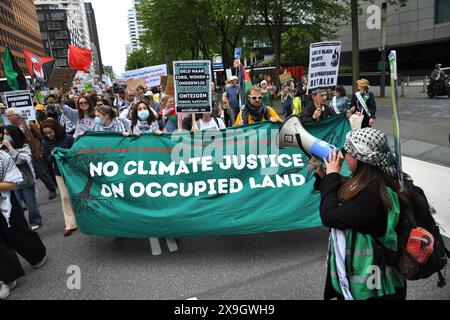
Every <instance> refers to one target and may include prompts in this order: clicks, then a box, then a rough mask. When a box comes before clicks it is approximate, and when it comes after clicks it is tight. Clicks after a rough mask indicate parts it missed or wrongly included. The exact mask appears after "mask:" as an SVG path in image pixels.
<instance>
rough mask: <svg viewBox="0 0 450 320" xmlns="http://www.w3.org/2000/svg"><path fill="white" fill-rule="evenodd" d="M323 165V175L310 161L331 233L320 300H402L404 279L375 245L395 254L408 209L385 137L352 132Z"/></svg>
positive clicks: (369, 131)
mask: <svg viewBox="0 0 450 320" xmlns="http://www.w3.org/2000/svg"><path fill="white" fill-rule="evenodd" d="M344 159H345V160H346V162H347V166H348V169H349V170H350V171H351V172H352V175H351V176H350V177H349V178H345V177H342V176H341V175H340V173H341V169H342V164H343V161H344ZM324 162H325V164H326V170H325V169H323V167H322V164H321V163H318V162H317V159H316V158H314V157H313V158H312V159H311V161H310V165H312V166H313V167H315V168H316V183H315V185H314V186H315V188H316V189H319V190H320V193H321V203H320V217H321V219H322V223H323V225H324V226H326V227H329V228H331V237H330V244H329V252H328V259H327V265H328V271H327V282H326V287H325V299H327V300H328V299H333V298H336V297H337V298H338V299H345V300H368V299H385V300H404V299H406V280H405V277H404V276H403V275H402V274H401V273H400V272H399V271H397V270H396V269H395V268H391V267H390V266H389V265H386V261H385V259H383V257H385V253H384V252H383V249H381V248H382V247H381V246H380V245H375V243H376V242H375V240H374V238H375V237H376V238H377V239H378V241H380V242H381V243H382V244H383V246H384V247H386V248H389V249H390V250H393V251H397V250H398V247H397V242H398V236H397V233H396V231H395V229H396V227H397V224H398V221H399V218H400V210H401V206H404V205H405V206H407V205H408V203H409V201H408V198H409V196H408V194H407V193H406V192H403V191H400V183H399V181H398V169H397V166H396V163H395V157H394V155H393V154H392V153H391V151H390V149H389V145H388V140H387V136H386V135H385V134H384V133H383V132H381V131H379V130H376V129H372V128H365V129H359V130H353V131H351V132H350V133H349V134H348V136H347V139H346V142H345V144H344V148H343V149H342V151H341V152H340V153H339V152H338V151H337V150H336V149H335V150H334V153H332V152H331V151H330V155H329V158H328V161H327V160H326V159H324ZM400 200H402V201H400ZM374 267H375V268H374ZM377 270H378V271H377ZM374 271H375V272H378V273H377V274H376V277H377V278H378V277H380V278H381V279H380V280H379V281H376V282H377V284H378V285H374V283H373V280H374V279H373V278H371V277H373V276H374V273H373V272H374Z"/></svg>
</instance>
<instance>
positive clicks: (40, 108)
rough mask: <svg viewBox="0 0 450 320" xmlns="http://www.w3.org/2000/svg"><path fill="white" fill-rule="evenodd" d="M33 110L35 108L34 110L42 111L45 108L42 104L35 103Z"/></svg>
mask: <svg viewBox="0 0 450 320" xmlns="http://www.w3.org/2000/svg"><path fill="white" fill-rule="evenodd" d="M34 110H36V111H44V110H45V107H44V105H43V104H38V105H36V107H35V108H34Z"/></svg>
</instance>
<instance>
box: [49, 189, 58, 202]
mask: <svg viewBox="0 0 450 320" xmlns="http://www.w3.org/2000/svg"><path fill="white" fill-rule="evenodd" d="M55 198H56V191H50V192H49V193H48V200H53V199H55Z"/></svg>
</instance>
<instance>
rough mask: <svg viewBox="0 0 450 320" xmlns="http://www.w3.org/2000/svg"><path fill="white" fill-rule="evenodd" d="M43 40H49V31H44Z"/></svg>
mask: <svg viewBox="0 0 450 320" xmlns="http://www.w3.org/2000/svg"><path fill="white" fill-rule="evenodd" d="M41 35H42V40H48V33H47V32H42V33H41Z"/></svg>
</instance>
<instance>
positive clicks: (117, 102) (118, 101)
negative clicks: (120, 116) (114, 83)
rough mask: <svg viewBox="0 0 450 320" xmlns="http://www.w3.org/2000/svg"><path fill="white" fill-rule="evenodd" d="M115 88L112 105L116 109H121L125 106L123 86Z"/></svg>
mask: <svg viewBox="0 0 450 320" xmlns="http://www.w3.org/2000/svg"><path fill="white" fill-rule="evenodd" d="M116 90H117V91H116V95H115V99H114V103H113V107H115V108H116V109H117V110H121V109H122V108H123V107H125V90H124V89H123V88H117V89H116Z"/></svg>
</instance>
